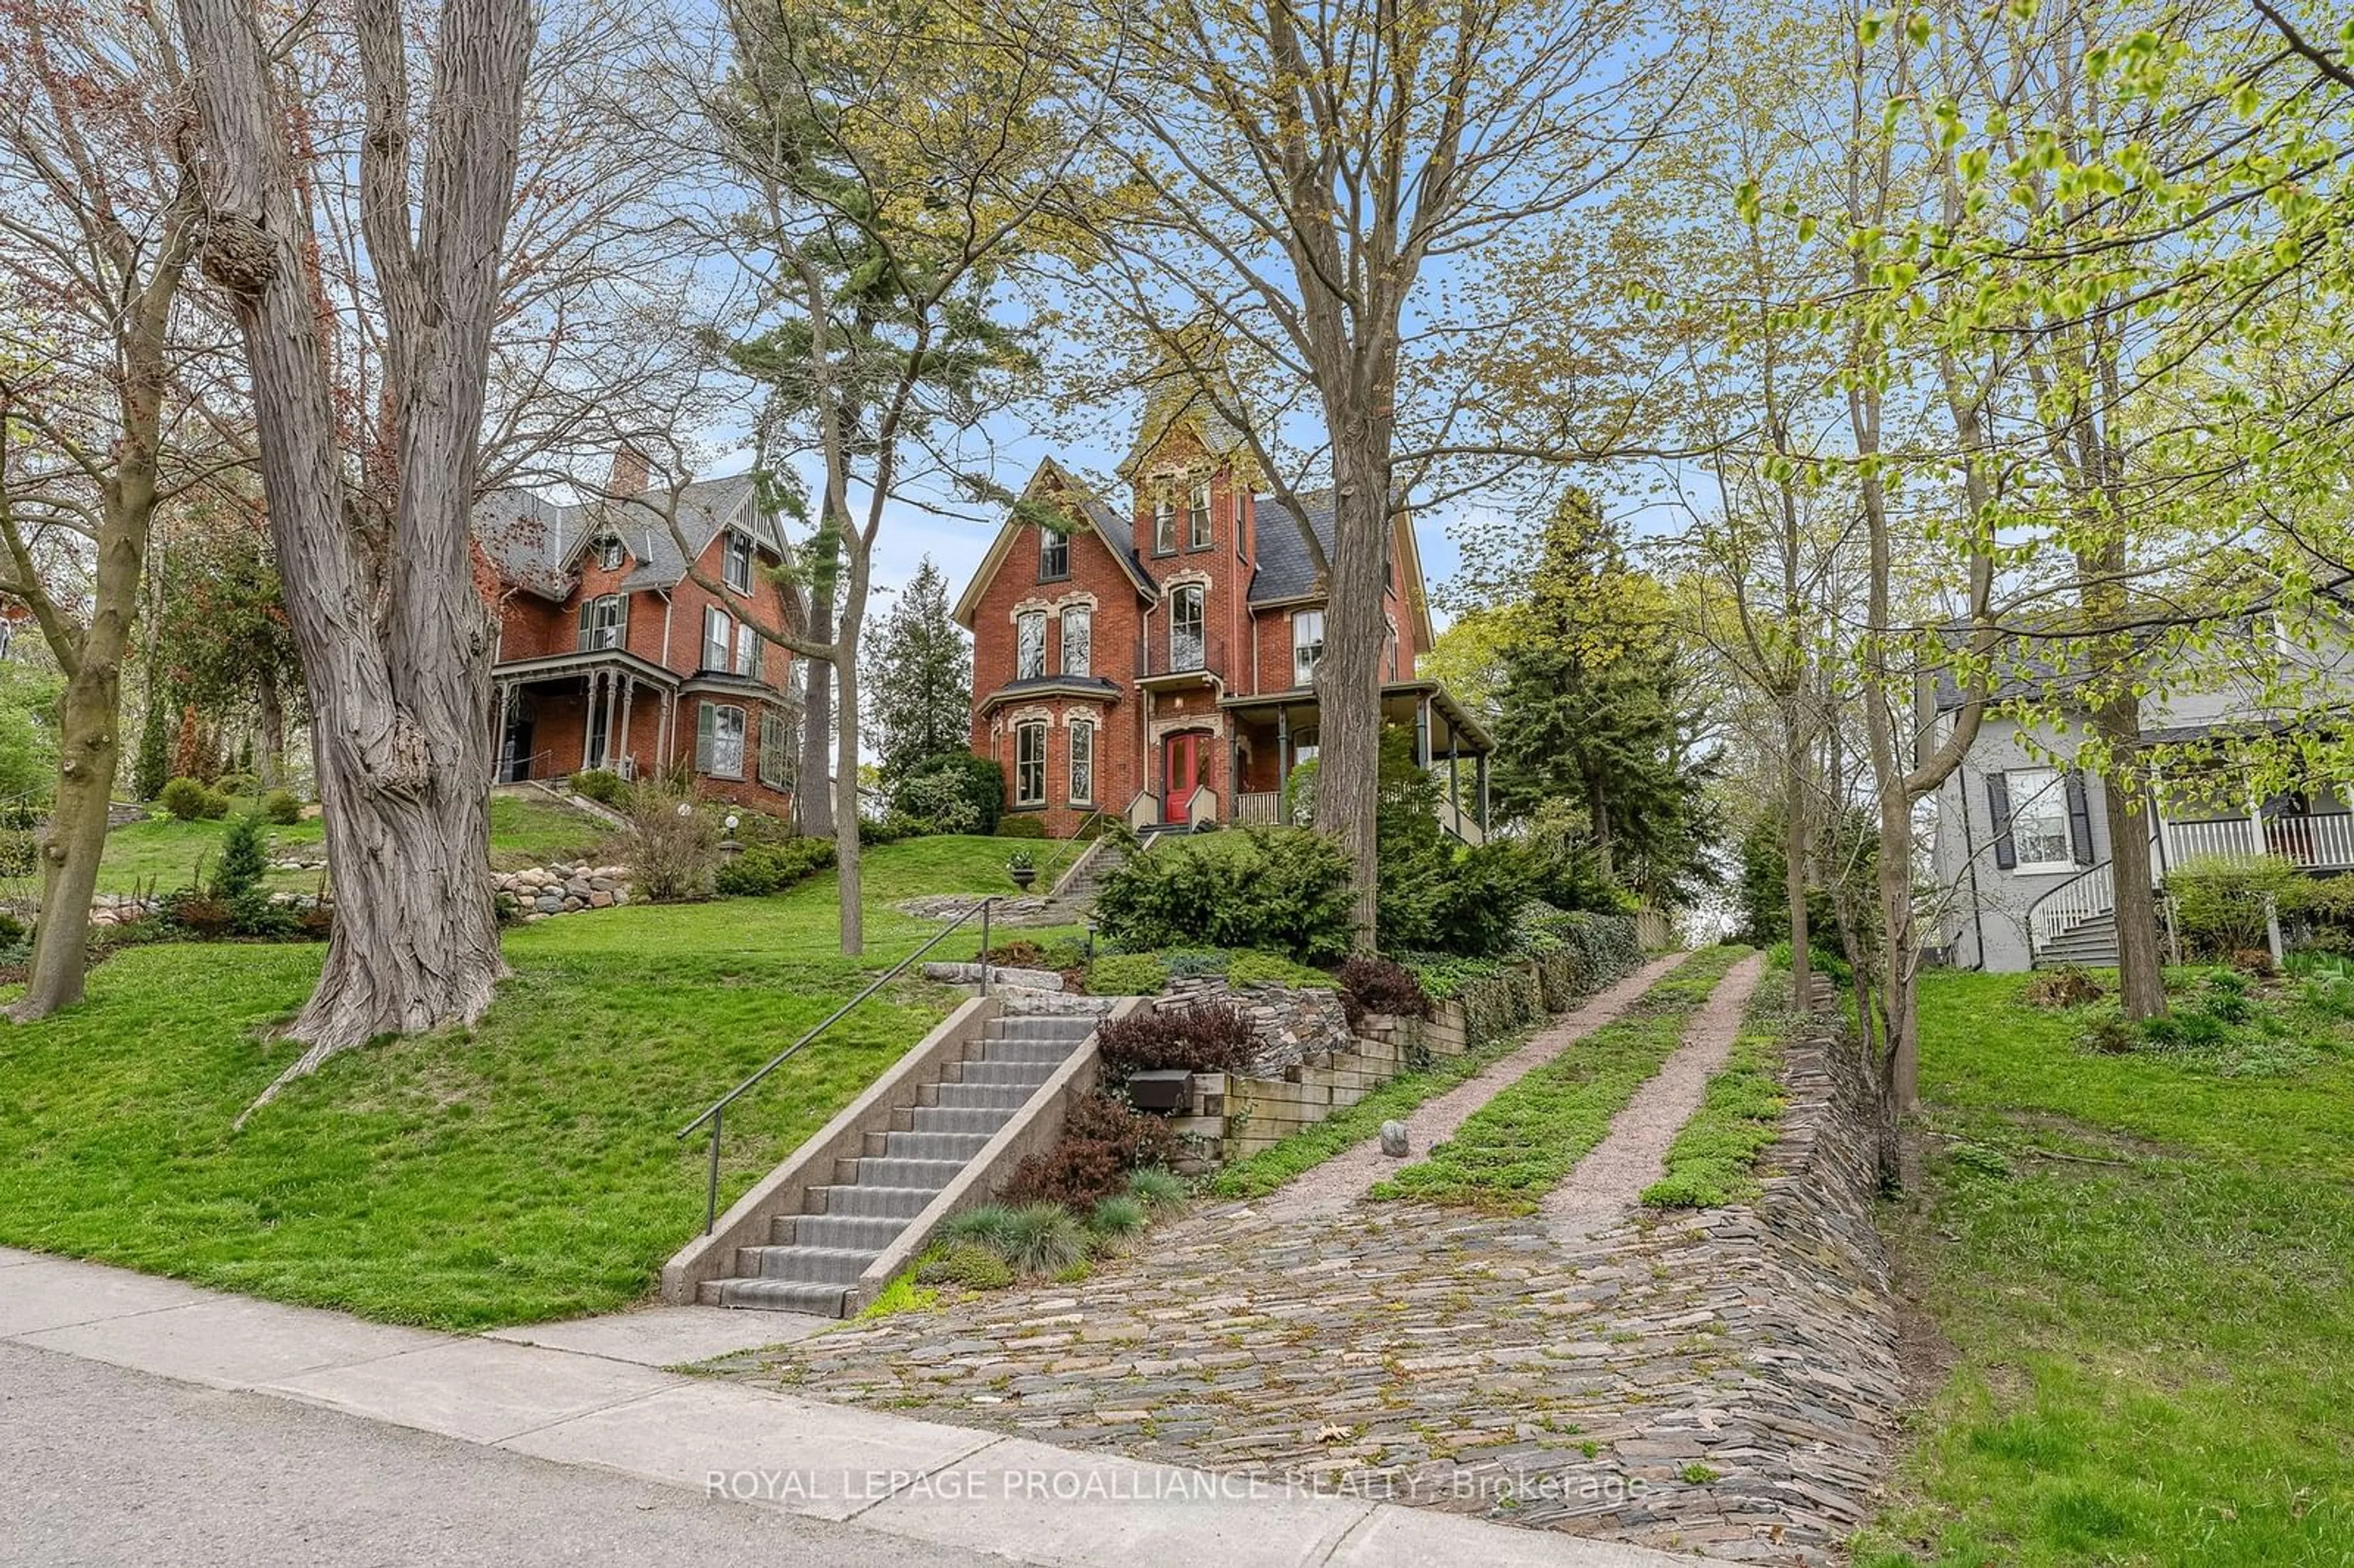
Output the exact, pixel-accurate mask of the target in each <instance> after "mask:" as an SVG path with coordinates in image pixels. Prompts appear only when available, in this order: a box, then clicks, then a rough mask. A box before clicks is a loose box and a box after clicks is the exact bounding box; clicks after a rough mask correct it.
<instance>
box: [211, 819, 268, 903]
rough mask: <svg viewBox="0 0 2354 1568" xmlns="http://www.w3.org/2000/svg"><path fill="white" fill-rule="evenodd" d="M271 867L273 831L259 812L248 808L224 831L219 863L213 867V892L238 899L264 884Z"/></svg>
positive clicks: (222, 896)
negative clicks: (262, 880)
mask: <svg viewBox="0 0 2354 1568" xmlns="http://www.w3.org/2000/svg"><path fill="white" fill-rule="evenodd" d="M269 870H270V833H269V830H268V828H267V826H266V825H265V824H264V823H263V821H262V820H261V816H260V812H257V811H249V812H247V813H246V814H245V815H243V816H241V817H239V818H238V819H237V820H236V821H232V822H230V823H229V825H228V831H227V832H223V833H222V834H221V850H220V863H219V864H218V865H217V866H216V867H215V868H214V870H213V895H214V896H215V897H217V898H228V899H235V898H238V897H239V896H241V895H244V894H248V893H250V892H252V891H253V890H254V889H255V888H257V887H259V886H260V885H261V879H262V877H263V875H264V874H267V873H268V872H269Z"/></svg>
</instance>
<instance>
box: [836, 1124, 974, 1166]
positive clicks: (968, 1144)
mask: <svg viewBox="0 0 2354 1568" xmlns="http://www.w3.org/2000/svg"><path fill="white" fill-rule="evenodd" d="M878 1136H879V1137H880V1138H881V1139H882V1140H883V1147H882V1148H881V1149H879V1150H878V1149H875V1139H876V1138H877V1137H878ZM990 1138H991V1134H989V1133H986V1132H885V1133H882V1134H879V1135H878V1134H875V1133H872V1132H870V1133H868V1134H867V1135H866V1147H867V1148H868V1150H871V1151H872V1152H874V1153H876V1154H880V1155H881V1156H883V1158H885V1159H886V1160H953V1161H954V1162H955V1163H956V1164H958V1165H959V1166H963V1165H967V1164H970V1162H971V1160H972V1157H973V1156H974V1155H976V1154H979V1153H980V1152H981V1150H983V1149H985V1148H986V1147H988V1144H989V1140H990Z"/></svg>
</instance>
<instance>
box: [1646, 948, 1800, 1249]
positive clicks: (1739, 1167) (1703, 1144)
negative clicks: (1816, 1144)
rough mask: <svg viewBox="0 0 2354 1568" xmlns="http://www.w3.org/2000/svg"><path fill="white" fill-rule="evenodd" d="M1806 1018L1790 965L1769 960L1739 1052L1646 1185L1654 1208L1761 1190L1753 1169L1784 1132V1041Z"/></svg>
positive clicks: (1737, 1042)
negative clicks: (1796, 1003)
mask: <svg viewBox="0 0 2354 1568" xmlns="http://www.w3.org/2000/svg"><path fill="white" fill-rule="evenodd" d="M1799 1020H1800V1014H1799V1013H1798V1012H1797V1009H1795V1008H1794V1007H1792V1006H1791V1005H1790V970H1789V969H1788V967H1787V965H1784V966H1781V967H1769V968H1768V969H1766V971H1765V974H1764V975H1762V976H1760V977H1759V979H1758V981H1757V990H1756V992H1755V994H1754V995H1753V996H1751V997H1750V999H1749V1006H1748V1007H1747V1009H1746V1010H1745V1011H1744V1014H1743V1016H1742V1020H1741V1033H1739V1034H1738V1035H1736V1036H1734V1042H1733V1053H1732V1054H1731V1055H1729V1056H1728V1057H1726V1058H1725V1063H1724V1065H1723V1066H1722V1067H1720V1068H1718V1069H1717V1071H1716V1072H1715V1074H1714V1075H1712V1076H1711V1077H1710V1079H1709V1080H1708V1086H1707V1088H1706V1089H1704V1090H1703V1091H1702V1094H1701V1102H1700V1104H1699V1106H1698V1107H1695V1108H1694V1109H1693V1111H1692V1114H1691V1119H1690V1120H1688V1121H1686V1122H1685V1123H1684V1125H1683V1128H1681V1130H1680V1131H1679V1132H1678V1133H1677V1134H1676V1136H1675V1141H1674V1142H1672V1143H1670V1144H1669V1145H1668V1155H1667V1161H1666V1163H1667V1169H1666V1171H1664V1172H1663V1173H1662V1174H1661V1175H1660V1177H1659V1180H1658V1181H1654V1182H1652V1183H1651V1184H1650V1185H1649V1187H1646V1188H1644V1189H1643V1202H1646V1203H1648V1204H1649V1205H1650V1206H1651V1207H1652V1208H1655V1209H1715V1208H1722V1207H1723V1206H1724V1205H1725V1204H1727V1203H1739V1202H1747V1201H1748V1200H1749V1199H1751V1198H1754V1197H1755V1196H1756V1195H1757V1192H1758V1187H1757V1183H1756V1182H1755V1181H1754V1180H1752V1179H1751V1177H1750V1172H1751V1171H1754V1170H1755V1169H1756V1167H1757V1161H1758V1160H1759V1158H1760V1157H1762V1156H1763V1155H1764V1154H1765V1151H1766V1150H1768V1149H1771V1148H1773V1147H1774V1140H1775V1139H1776V1138H1779V1137H1780V1136H1781V1134H1782V1108H1783V1107H1784V1106H1785V1105H1786V1104H1787V1101H1786V1100H1785V1099H1784V1098H1783V1096H1782V1048H1783V1045H1784V1044H1785V1043H1786V1042H1787V1040H1788V1039H1789V1036H1790V1032H1791V1031H1792V1030H1793V1029H1795V1028H1797V1025H1798V1022H1799Z"/></svg>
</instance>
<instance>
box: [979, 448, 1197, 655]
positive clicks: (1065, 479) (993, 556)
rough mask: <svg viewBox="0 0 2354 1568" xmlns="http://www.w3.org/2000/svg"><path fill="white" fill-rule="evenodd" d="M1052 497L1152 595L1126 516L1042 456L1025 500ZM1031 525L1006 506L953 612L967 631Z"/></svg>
mask: <svg viewBox="0 0 2354 1568" xmlns="http://www.w3.org/2000/svg"><path fill="white" fill-rule="evenodd" d="M1048 498H1053V499H1055V500H1057V501H1060V502H1062V503H1065V504H1066V510H1068V511H1070V512H1073V513H1075V514H1076V515H1077V517H1078V520H1079V521H1080V522H1082V523H1084V524H1087V527H1086V529H1085V530H1080V531H1075V535H1074V536H1076V532H1092V533H1093V534H1094V535H1096V537H1097V539H1099V540H1100V541H1102V544H1103V546H1104V548H1105V549H1106V550H1108V551H1109V552H1110V553H1111V556H1112V559H1114V560H1115V561H1118V562H1119V567H1120V569H1121V570H1122V571H1123V572H1125V573H1126V574H1127V575H1128V578H1129V581H1130V582H1132V583H1134V584H1135V585H1136V591H1137V592H1138V593H1139V594H1140V595H1143V596H1145V597H1147V598H1150V597H1151V595H1152V593H1153V591H1154V590H1153V587H1152V578H1151V577H1150V574H1149V573H1147V572H1146V571H1145V569H1144V563H1143V562H1142V561H1140V560H1139V559H1138V558H1137V555H1136V536H1135V531H1134V530H1133V529H1131V528H1130V527H1129V523H1128V519H1127V518H1125V517H1123V516H1121V515H1120V514H1119V512H1118V511H1116V510H1115V509H1113V508H1112V507H1110V506H1108V505H1106V504H1105V503H1103V501H1102V500H1100V499H1099V498H1098V497H1097V496H1096V495H1095V493H1093V492H1091V491H1089V490H1088V489H1087V487H1086V486H1085V485H1083V484H1081V483H1079V482H1077V481H1076V480H1075V479H1073V478H1072V477H1071V476H1070V475H1069V474H1068V473H1067V472H1066V471H1064V469H1063V466H1062V465H1061V464H1060V463H1058V462H1056V461H1055V460H1054V459H1053V458H1045V459H1043V460H1041V461H1040V462H1039V464H1038V466H1037V468H1036V469H1035V470H1034V471H1033V472H1032V473H1031V475H1030V480H1029V482H1028V483H1026V484H1024V485H1023V487H1022V499H1023V501H1035V500H1045V499H1048ZM1031 525H1032V524H1031V523H1030V520H1029V519H1028V518H1025V517H1023V515H1022V514H1021V513H1020V510H1019V509H1018V508H1009V509H1008V510H1007V512H1006V514H1005V521H1004V523H1003V524H1001V525H1000V526H999V528H998V530H997V537H996V538H994V539H992V540H991V541H990V545H989V553H988V554H987V555H985V556H982V557H981V565H980V566H979V567H975V568H974V569H973V574H972V578H971V580H970V581H969V582H967V583H966V584H965V588H964V592H963V593H962V594H960V595H959V596H958V598H957V602H956V609H954V610H953V611H952V612H951V614H952V615H953V616H954V618H955V620H956V622H957V624H958V625H960V626H961V627H963V628H964V629H965V630H968V631H970V630H972V626H973V618H974V616H975V615H976V614H978V613H979V611H980V609H981V596H982V595H983V594H985V593H987V592H988V591H989V585H990V584H991V582H993V581H994V580H996V577H997V574H998V572H999V571H1001V570H1002V569H1003V567H1004V566H1005V562H1006V558H1007V557H1008V556H1011V555H1012V554H1013V542H1014V541H1015V540H1016V539H1018V538H1020V537H1021V536H1022V532H1023V529H1025V528H1028V527H1030V526H1031Z"/></svg>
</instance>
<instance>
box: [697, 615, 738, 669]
mask: <svg viewBox="0 0 2354 1568" xmlns="http://www.w3.org/2000/svg"><path fill="white" fill-rule="evenodd" d="M715 631H716V636H715V635H714V632H715ZM714 649H716V650H717V651H718V653H719V662H717V663H716V664H715V663H713V662H712V661H711V654H712V651H713V650H714ZM735 655H736V618H735V617H734V616H732V615H729V614H728V613H727V612H726V610H724V609H720V608H719V607H718V606H717V605H716V604H706V605H705V606H704V607H703V663H702V667H703V668H704V669H705V670H717V671H725V670H731V669H733V668H735V663H734V661H735Z"/></svg>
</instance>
